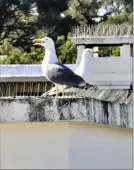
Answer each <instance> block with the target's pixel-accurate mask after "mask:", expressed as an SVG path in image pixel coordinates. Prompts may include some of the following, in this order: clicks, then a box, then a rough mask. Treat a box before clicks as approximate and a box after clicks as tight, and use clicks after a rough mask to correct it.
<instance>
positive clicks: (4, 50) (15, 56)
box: [0, 0, 133, 64]
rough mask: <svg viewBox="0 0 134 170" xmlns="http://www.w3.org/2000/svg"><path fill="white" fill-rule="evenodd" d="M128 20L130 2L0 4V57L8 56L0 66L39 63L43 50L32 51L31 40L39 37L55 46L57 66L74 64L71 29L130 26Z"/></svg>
mask: <svg viewBox="0 0 134 170" xmlns="http://www.w3.org/2000/svg"><path fill="white" fill-rule="evenodd" d="M33 9H35V10H36V9H37V12H38V15H34V13H33V12H32V10H33ZM100 11H101V12H100ZM61 14H62V15H61ZM132 20H133V2H132V0H120V1H119V0H97V1H96V0H39V1H37V0H29V1H28V0H27V1H23V0H0V55H7V56H8V57H7V59H4V60H1V61H0V63H1V64H38V63H41V61H42V58H43V55H44V49H42V48H37V47H36V48H35V47H33V43H32V39H33V38H41V37H43V36H50V37H52V38H53V39H54V41H55V42H56V50H57V55H58V57H59V61H60V62H62V63H75V61H76V54H77V53H76V52H77V50H76V45H74V44H73V43H72V41H71V34H70V33H69V32H70V31H71V26H72V25H73V26H74V25H79V24H85V23H86V24H88V25H94V24H97V23H98V22H102V23H110V24H112V23H115V24H120V23H124V22H126V23H129V24H132ZM99 53H100V56H107V55H108V54H109V53H111V55H114V56H119V48H118V47H112V49H111V48H110V47H109V48H105V49H104V48H100V52H99Z"/></svg>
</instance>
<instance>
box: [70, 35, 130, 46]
mask: <svg viewBox="0 0 134 170" xmlns="http://www.w3.org/2000/svg"><path fill="white" fill-rule="evenodd" d="M72 42H73V43H75V44H92V45H101V44H102V45H105V44H107V45H122V44H133V36H120V37H84V36H83V35H81V36H80V35H79V37H73V39H72Z"/></svg>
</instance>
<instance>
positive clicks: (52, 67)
mask: <svg viewBox="0 0 134 170" xmlns="http://www.w3.org/2000/svg"><path fill="white" fill-rule="evenodd" d="M34 45H40V46H43V47H45V56H44V59H43V61H42V64H41V67H42V72H43V74H44V76H45V77H46V78H47V79H48V80H49V81H51V82H52V83H53V84H54V85H55V87H56V95H58V90H59V87H62V93H63V91H64V89H65V88H68V87H85V86H87V83H86V82H85V81H84V79H83V78H82V77H81V76H79V75H77V74H75V73H74V72H73V71H72V70H71V69H69V68H68V67H66V66H65V65H63V64H61V63H59V62H58V58H57V55H56V50H55V44H54V41H53V40H52V39H51V38H50V37H44V38H42V39H35V40H34ZM63 94H64V93H63Z"/></svg>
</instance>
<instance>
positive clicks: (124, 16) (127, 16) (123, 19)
mask: <svg viewBox="0 0 134 170" xmlns="http://www.w3.org/2000/svg"><path fill="white" fill-rule="evenodd" d="M106 23H108V24H113V23H114V24H121V23H128V24H133V12H131V13H126V12H125V13H124V12H123V13H121V14H117V15H114V16H110V17H109V18H108V20H107V21H106Z"/></svg>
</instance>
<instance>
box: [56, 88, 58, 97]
mask: <svg viewBox="0 0 134 170" xmlns="http://www.w3.org/2000/svg"><path fill="white" fill-rule="evenodd" d="M57 96H58V87H56V97H57Z"/></svg>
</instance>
